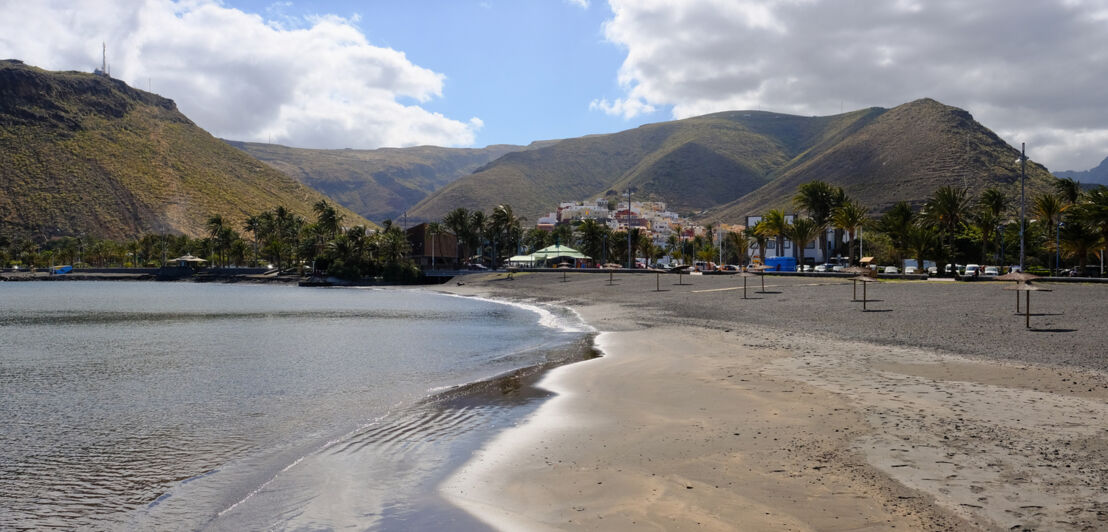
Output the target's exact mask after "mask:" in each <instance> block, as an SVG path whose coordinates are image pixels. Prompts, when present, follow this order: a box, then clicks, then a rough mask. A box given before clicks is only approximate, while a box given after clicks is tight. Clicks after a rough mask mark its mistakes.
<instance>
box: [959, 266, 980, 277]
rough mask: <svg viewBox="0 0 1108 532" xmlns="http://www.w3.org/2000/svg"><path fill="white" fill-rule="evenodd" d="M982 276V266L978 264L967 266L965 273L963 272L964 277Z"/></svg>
mask: <svg viewBox="0 0 1108 532" xmlns="http://www.w3.org/2000/svg"><path fill="white" fill-rule="evenodd" d="M980 274H981V266H979V265H977V264H967V265H966V269H965V271H963V272H962V277H977V276H978V275H980Z"/></svg>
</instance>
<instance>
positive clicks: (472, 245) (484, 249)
mask: <svg viewBox="0 0 1108 532" xmlns="http://www.w3.org/2000/svg"><path fill="white" fill-rule="evenodd" d="M524 220H525V219H524V218H522V217H519V216H516V214H515V212H514V211H513V210H512V206H511V205H507V204H501V205H497V206H496V207H494V208H493V210H492V213H491V214H488V215H486V214H485V213H484V211H481V210H472V211H471V210H469V209H466V208H465V207H458V208H456V209H454V210H452V211H450V212H448V213H447V214H446V216H444V217H443V219H442V222H441V223H437V222H433V223H430V224H428V227H427V233H428V235H429V236H431V237H432V238H434V237H435V236H436V235H440V234H443V233H444V232H446V231H449V232H450V233H452V234H454V235H455V236H456V237H457V243H458V250H457V251H458V256H460V257H467V260H470V261H479V262H485V261H487V262H489V263H491V264H492V265H493V266H497V265H499V264H500V263H501V262H502V261H503V260H504V259H505V258H507V257H510V256H512V255H515V254H516V253H517V252H518V251H520V250H521V249H522V245H523V241H524V238H523V225H522V224H523V221H524ZM474 254H475V255H474Z"/></svg>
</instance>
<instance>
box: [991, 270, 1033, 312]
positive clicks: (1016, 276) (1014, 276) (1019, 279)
mask: <svg viewBox="0 0 1108 532" xmlns="http://www.w3.org/2000/svg"><path fill="white" fill-rule="evenodd" d="M1038 278H1039V276H1038V275H1032V274H1030V273H1023V272H1008V273H1006V274H1004V275H1001V276H999V277H997V278H996V280H997V281H1015V282H1016V284H1019V283H1026V282H1029V281H1033V280H1035V279H1038ZM1013 290H1014V289H1013ZM1019 313H1020V293H1019V292H1016V314H1019Z"/></svg>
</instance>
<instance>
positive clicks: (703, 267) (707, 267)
mask: <svg viewBox="0 0 1108 532" xmlns="http://www.w3.org/2000/svg"><path fill="white" fill-rule="evenodd" d="M693 266H696V271H698V272H710V271H713V270H715V269H716V264H715V263H714V262H704V261H702V260H698V261H696V262H694V263H693Z"/></svg>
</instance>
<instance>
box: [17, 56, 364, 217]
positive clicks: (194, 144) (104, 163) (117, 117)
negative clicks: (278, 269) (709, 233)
mask: <svg viewBox="0 0 1108 532" xmlns="http://www.w3.org/2000/svg"><path fill="white" fill-rule="evenodd" d="M323 198H324V196H323V195H321V194H320V193H319V192H316V191H315V190H313V189H311V188H308V187H306V186H304V185H302V184H300V183H298V182H297V181H295V180H294V179H291V178H289V177H288V176H285V175H284V174H282V173H280V172H277V171H275V170H273V169H271V168H269V167H267V166H266V165H264V164H262V163H261V162H259V161H258V160H257V159H254V158H253V157H250V156H248V155H246V154H244V153H242V152H241V151H239V150H236V149H234V148H232V147H230V146H228V145H227V144H226V143H224V142H222V141H220V140H219V139H216V138H214V137H212V136H211V135H209V134H208V133H207V132H205V131H204V130H202V129H200V128H199V127H197V126H196V125H195V124H193V123H192V122H191V121H190V120H189V119H188V118H186V117H185V116H184V115H182V114H181V113H180V112H178V111H177V108H176V105H175V104H174V103H173V101H172V100H168V99H165V98H162V97H160V96H157V95H155V94H151V93H148V92H144V91H141V90H137V89H134V88H132V87H129V86H127V85H126V84H125V83H123V82H122V81H119V80H115V79H111V78H107V77H102V76H96V75H92V74H84V73H78V72H49V71H45V70H41V69H38V68H34V67H30V66H26V65H24V64H22V63H21V62H18V61H11V60H9V61H0V233H3V234H6V235H9V236H21V237H31V238H51V237H55V236H62V235H81V234H84V235H89V236H95V237H101V238H113V239H123V238H130V237H134V236H136V235H139V234H142V233H147V232H159V233H160V232H171V233H182V234H187V235H190V236H197V235H200V234H203V233H204V232H205V229H204V224H205V221H206V220H207V218H208V217H209V216H211V215H213V214H220V215H223V216H224V217H225V218H226V219H227V220H228V221H230V222H231V223H232V224H233V225H234V226H235V227H236V228H241V225H242V224H241V222H242V221H243V220H244V219H245V218H246V216H248V215H250V214H256V213H259V212H261V211H263V210H267V209H272V208H274V207H276V206H278V205H284V206H286V207H287V208H288V209H289V210H291V211H293V212H295V213H297V214H300V215H302V216H305V217H313V215H312V213H311V206H312V204H314V203H315V202H317V201H319V200H320V199H323ZM342 212H343V214H344V215H345V216H346V218H347V220H348V221H350V222H352V223H365V220H363V219H361V218H360V217H359V216H358V215H356V214H354V213H353V212H350V211H347V210H343V211H342Z"/></svg>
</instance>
